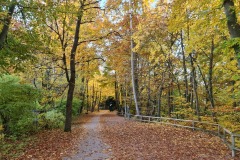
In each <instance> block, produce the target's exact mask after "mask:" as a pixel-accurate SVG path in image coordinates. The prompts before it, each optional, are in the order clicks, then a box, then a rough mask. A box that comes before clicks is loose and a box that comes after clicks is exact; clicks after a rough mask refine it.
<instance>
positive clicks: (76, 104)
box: [57, 98, 82, 116]
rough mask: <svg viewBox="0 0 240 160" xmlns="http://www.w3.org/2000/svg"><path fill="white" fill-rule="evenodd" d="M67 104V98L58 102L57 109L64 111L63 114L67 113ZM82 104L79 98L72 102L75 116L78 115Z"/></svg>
mask: <svg viewBox="0 0 240 160" xmlns="http://www.w3.org/2000/svg"><path fill="white" fill-rule="evenodd" d="M66 104H67V101H66V100H63V101H58V102H57V110H58V111H60V112H61V113H63V115H65V114H66V113H65V112H66ZM80 105H82V102H81V101H80V100H79V99H76V98H74V99H73V103H72V115H73V116H77V115H78V112H79V108H80Z"/></svg>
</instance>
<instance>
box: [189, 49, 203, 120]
mask: <svg viewBox="0 0 240 160" xmlns="http://www.w3.org/2000/svg"><path fill="white" fill-rule="evenodd" d="M190 58H191V67H192V84H193V93H194V97H195V111H196V115H197V117H198V120H199V121H200V120H201V119H200V109H199V101H198V91H197V81H196V69H195V66H194V58H193V56H192V54H190Z"/></svg>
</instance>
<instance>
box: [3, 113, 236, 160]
mask: <svg viewBox="0 0 240 160" xmlns="http://www.w3.org/2000/svg"><path fill="white" fill-rule="evenodd" d="M96 116H98V117H99V116H100V121H99V118H97V119H96V120H94V121H92V120H93V119H94V118H96ZM87 123H89V124H91V123H96V124H94V125H92V126H96V127H95V128H90V130H89V129H87V128H86V127H85V129H84V126H86V125H85V124H87ZM99 126H100V127H99ZM90 132H91V134H90ZM91 137H93V138H92V139H91V140H89V138H91ZM94 138H98V141H100V142H102V144H103V146H107V147H108V148H107V150H106V147H105V148H104V147H102V145H100V144H98V143H96V142H95V140H94ZM88 140H89V143H92V144H91V145H90V144H89V143H88V142H85V141H88ZM83 142H84V143H83ZM15 143H22V142H21V141H17V142H15ZM81 144H87V145H88V146H89V147H90V148H89V147H86V145H85V146H82V145H81ZM18 146H19V145H18ZM91 147H92V148H91ZM97 147H98V148H97ZM83 148H85V149H86V148H87V150H89V151H90V152H89V153H91V154H89V155H87V156H88V159H91V157H90V158H89V156H92V155H95V157H94V158H93V159H101V158H100V157H98V158H96V155H100V156H101V157H103V155H101V154H93V153H92V152H94V153H95V152H96V153H98V152H97V151H103V152H102V153H104V154H105V156H106V155H109V158H107V159H113V160H118V159H119V160H123V159H124V160H125V159H131V160H135V159H137V160H239V159H240V158H239V157H236V158H235V159H233V158H232V157H231V151H230V150H229V148H227V147H226V145H224V143H223V142H222V141H221V140H220V139H219V138H218V137H215V136H211V135H209V134H206V133H203V132H200V131H192V130H188V129H183V128H176V127H171V126H166V125H159V124H148V123H140V122H134V121H129V120H125V119H124V118H123V117H119V116H117V115H116V113H115V112H108V111H104V114H103V113H102V112H101V113H100V115H99V113H94V114H89V115H85V116H83V117H80V118H79V119H78V120H76V121H75V122H74V124H73V129H72V132H71V133H65V132H63V131H62V130H51V131H44V132H41V133H39V134H37V135H35V136H33V137H31V138H29V142H28V145H27V146H24V147H23V149H24V150H23V151H24V152H23V153H22V155H20V156H17V158H13V155H14V154H15V155H16V153H15V152H16V150H15V149H14V148H12V149H11V150H9V151H8V152H1V151H0V153H4V154H2V155H1V154H0V159H1V160H2V159H3V160H4V159H17V160H28V159H29V160H30V159H31V160H32V159H34V160H57V159H59V160H60V159H63V158H66V157H67V159H74V158H71V157H82V156H83V157H84V154H86V153H87V152H86V151H85V150H82V149H83ZM103 149H104V150H105V151H104V150H103ZM81 151H82V152H81ZM110 152H111V154H108V153H110ZM83 159H84V158H83ZM104 159H106V158H104Z"/></svg>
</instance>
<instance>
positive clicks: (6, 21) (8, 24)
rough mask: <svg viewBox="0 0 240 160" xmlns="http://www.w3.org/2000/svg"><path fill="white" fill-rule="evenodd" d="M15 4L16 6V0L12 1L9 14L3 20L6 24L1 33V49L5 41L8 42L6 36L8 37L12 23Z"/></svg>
mask: <svg viewBox="0 0 240 160" xmlns="http://www.w3.org/2000/svg"><path fill="white" fill-rule="evenodd" d="M15 6H16V0H13V2H12V3H11V5H10V7H9V9H8V14H7V16H6V18H5V19H4V20H3V23H4V26H3V28H2V31H1V33H0V50H1V49H2V48H3V47H4V43H5V42H6V38H7V34H8V30H9V26H10V24H11V20H12V15H13V12H14V9H15Z"/></svg>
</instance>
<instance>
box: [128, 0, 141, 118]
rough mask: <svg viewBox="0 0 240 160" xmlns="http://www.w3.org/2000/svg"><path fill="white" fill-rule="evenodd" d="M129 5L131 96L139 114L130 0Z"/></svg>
mask: <svg viewBox="0 0 240 160" xmlns="http://www.w3.org/2000/svg"><path fill="white" fill-rule="evenodd" d="M129 6H130V14H129V15H130V34H131V73H132V89H133V98H134V103H135V108H136V115H140V111H139V106H138V93H137V91H138V90H137V76H136V60H137V59H136V53H135V52H133V51H132V49H133V38H132V30H133V26H132V1H131V0H129Z"/></svg>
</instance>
